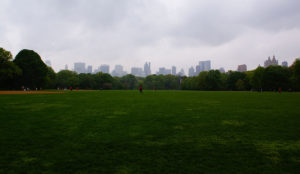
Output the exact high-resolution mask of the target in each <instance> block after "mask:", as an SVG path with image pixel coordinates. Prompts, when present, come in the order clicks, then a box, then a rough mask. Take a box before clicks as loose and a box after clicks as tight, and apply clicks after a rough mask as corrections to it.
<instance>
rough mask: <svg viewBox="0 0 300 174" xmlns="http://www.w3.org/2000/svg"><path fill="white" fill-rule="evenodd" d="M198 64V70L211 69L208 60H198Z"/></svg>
mask: <svg viewBox="0 0 300 174" xmlns="http://www.w3.org/2000/svg"><path fill="white" fill-rule="evenodd" d="M199 66H200V72H202V71H210V70H211V63H210V60H206V61H200V62H199Z"/></svg>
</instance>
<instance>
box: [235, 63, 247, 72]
mask: <svg viewBox="0 0 300 174" xmlns="http://www.w3.org/2000/svg"><path fill="white" fill-rule="evenodd" d="M237 71H239V72H245V71H247V65H246V64H243V65H239V66H238V68H237Z"/></svg>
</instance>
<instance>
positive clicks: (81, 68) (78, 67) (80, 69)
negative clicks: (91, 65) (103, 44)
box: [74, 62, 86, 74]
mask: <svg viewBox="0 0 300 174" xmlns="http://www.w3.org/2000/svg"><path fill="white" fill-rule="evenodd" d="M74 71H75V72H77V73H78V74H80V73H85V72H86V70H85V63H82V62H77V63H74Z"/></svg>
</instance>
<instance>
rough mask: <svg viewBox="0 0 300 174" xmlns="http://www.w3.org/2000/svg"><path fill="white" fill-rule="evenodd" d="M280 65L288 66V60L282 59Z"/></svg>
mask: <svg viewBox="0 0 300 174" xmlns="http://www.w3.org/2000/svg"><path fill="white" fill-rule="evenodd" d="M281 66H284V67H288V66H289V64H288V62H287V61H283V62H282V64H281Z"/></svg>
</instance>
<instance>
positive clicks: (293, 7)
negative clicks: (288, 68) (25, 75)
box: [0, 0, 300, 74]
mask: <svg viewBox="0 0 300 174" xmlns="http://www.w3.org/2000/svg"><path fill="white" fill-rule="evenodd" d="M299 6H300V1H296V0H289V1H282V0H275V1H274V0H263V1H259V0H247V1H237V0H228V1H226V2H225V1H218V0H187V1H183V0H151V1H147V0H130V1H121V0H111V1H106V0H97V1H83V0H76V1H68V0H67V1H59V0H44V1H36V0H28V1H22V0H2V1H1V2H0V20H1V23H0V46H1V47H3V48H5V49H6V50H9V51H11V52H12V54H13V55H14V56H15V55H17V53H18V52H19V51H20V50H22V49H31V50H34V51H36V52H37V53H39V55H40V56H41V57H42V59H43V60H50V61H51V62H52V67H53V68H54V70H55V71H56V72H57V71H59V70H60V69H64V66H65V65H66V64H68V66H69V67H71V66H72V63H74V62H85V63H86V65H93V66H95V65H97V66H100V65H101V64H108V65H110V66H111V67H113V66H114V65H117V64H121V65H123V66H124V70H125V71H127V72H130V71H131V67H142V66H143V64H144V62H146V61H150V62H151V63H152V69H153V72H156V71H158V70H159V67H166V68H168V69H169V68H172V67H169V65H170V66H176V67H180V68H183V69H184V71H185V72H186V74H187V72H188V69H189V68H190V66H191V65H194V64H197V62H198V61H200V60H207V59H209V60H211V61H212V62H213V63H212V68H213V69H219V68H220V67H223V68H225V70H236V69H237V65H242V64H246V65H247V69H254V68H256V67H257V66H258V64H261V65H263V64H264V62H263V61H264V60H265V57H266V56H268V55H273V54H274V55H276V56H277V57H278V59H279V61H280V62H282V61H284V60H285V61H287V62H288V64H292V63H293V61H294V59H295V58H297V57H300V51H299V48H298V45H300V24H299V22H298V21H299V20H300V12H299V10H298V7H299ZM12 9H13V10H12ZM170 62H172V64H170ZM179 70H180V69H178V68H177V71H179ZM153 72H152V73H153Z"/></svg>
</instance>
